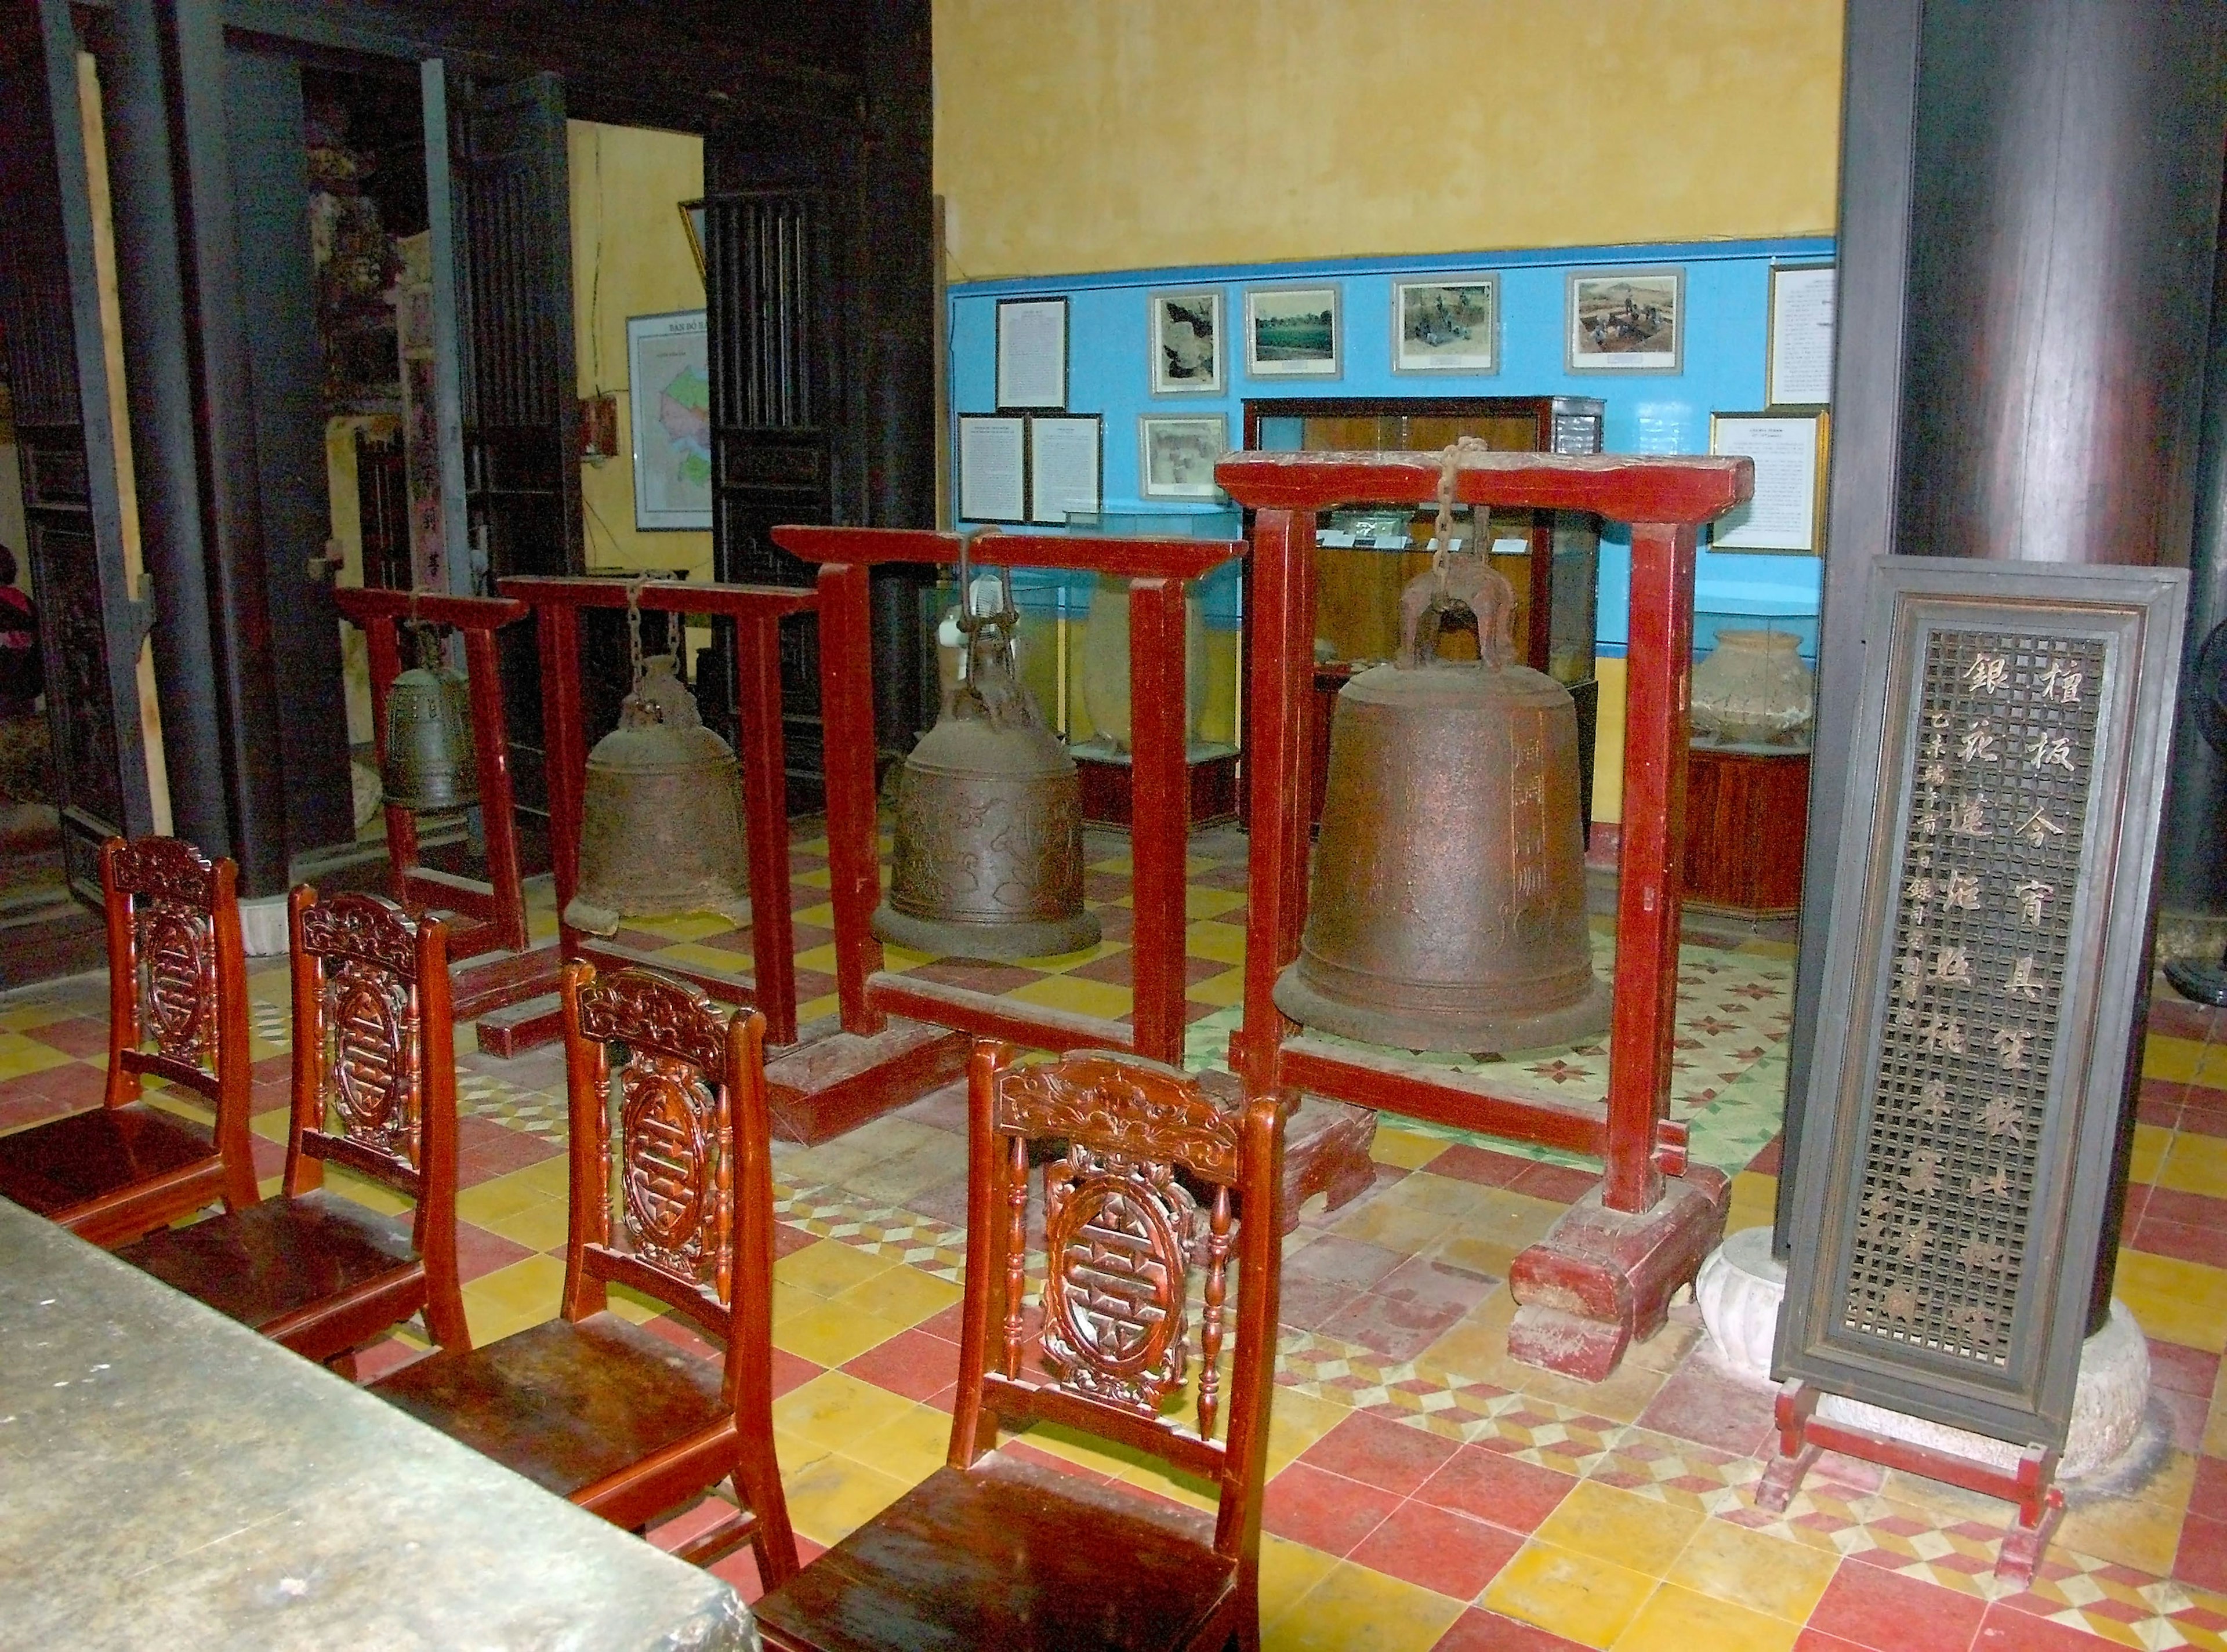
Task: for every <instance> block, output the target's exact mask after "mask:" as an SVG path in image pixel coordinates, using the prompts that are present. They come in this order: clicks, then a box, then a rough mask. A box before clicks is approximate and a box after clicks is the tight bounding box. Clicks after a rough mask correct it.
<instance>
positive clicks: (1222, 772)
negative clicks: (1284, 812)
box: [1075, 747, 1238, 832]
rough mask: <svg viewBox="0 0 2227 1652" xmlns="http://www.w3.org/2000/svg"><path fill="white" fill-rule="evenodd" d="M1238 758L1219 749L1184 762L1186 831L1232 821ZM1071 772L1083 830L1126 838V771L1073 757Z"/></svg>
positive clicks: (1081, 754) (1123, 766)
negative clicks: (1076, 779) (1103, 829)
mask: <svg viewBox="0 0 2227 1652" xmlns="http://www.w3.org/2000/svg"><path fill="white" fill-rule="evenodd" d="M1237 761H1238V757H1237V753H1236V752H1235V751H1233V750H1230V749H1228V747H1223V748H1222V749H1219V750H1216V751H1214V752H1212V753H1210V754H1209V755H1208V756H1202V757H1191V758H1188V759H1186V760H1185V763H1184V772H1185V774H1186V775H1188V776H1189V780H1190V786H1189V788H1188V789H1189V793H1190V796H1189V799H1188V803H1189V807H1190V826H1191V829H1192V830H1193V831H1196V830H1197V829H1198V828H1200V827H1201V826H1222V825H1223V824H1225V823H1227V822H1228V821H1231V820H1235V819H1236V818H1237ZM1075 772H1076V774H1077V775H1080V776H1081V778H1082V820H1083V824H1084V825H1086V826H1113V827H1114V828H1116V829H1117V830H1120V831H1122V832H1126V831H1127V830H1129V828H1130V826H1131V824H1132V820H1131V817H1132V815H1133V800H1132V798H1133V793H1134V791H1135V789H1136V788H1134V787H1133V785H1132V784H1131V783H1130V775H1129V765H1128V764H1127V763H1125V762H1111V761H1109V760H1107V758H1104V757H1094V756H1091V755H1090V754H1089V753H1088V752H1087V751H1077V752H1075Z"/></svg>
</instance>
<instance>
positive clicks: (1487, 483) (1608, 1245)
mask: <svg viewBox="0 0 2227 1652" xmlns="http://www.w3.org/2000/svg"><path fill="white" fill-rule="evenodd" d="M1215 480H1216V482H1219V483H1220V484H1221V485H1222V488H1223V489H1224V491H1226V492H1227V493H1228V494H1229V496H1230V497H1231V498H1232V499H1234V500H1235V501H1237V502H1238V503H1240V504H1241V505H1247V506H1250V507H1253V508H1254V511H1255V512H1256V515H1255V518H1254V541H1253V564H1252V590H1253V600H1254V611H1253V614H1252V616H1251V633H1252V644H1251V647H1252V658H1251V660H1250V662H1249V665H1248V669H1249V670H1250V672H1251V673H1252V676H1251V684H1250V686H1251V690H1252V692H1251V695H1250V698H1249V702H1248V703H1249V705H1250V708H1251V727H1250V738H1249V741H1248V752H1247V756H1248V762H1250V764H1251V775H1252V778H1251V782H1250V783H1251V788H1252V792H1251V805H1252V822H1253V854H1252V869H1251V884H1250V891H1249V896H1248V910H1247V916H1246V931H1245V934H1246V946H1245V1022H1244V1027H1243V1030H1242V1036H1241V1038H1237V1039H1233V1040H1232V1041H1231V1056H1232V1059H1233V1061H1234V1062H1236V1063H1238V1065H1239V1070H1240V1071H1241V1073H1242V1074H1243V1075H1244V1076H1245V1078H1246V1080H1247V1082H1248V1087H1249V1088H1252V1089H1253V1090H1254V1093H1256V1094H1257V1093H1259V1092H1260V1091H1261V1090H1265V1089H1270V1088H1273V1089H1276V1090H1279V1091H1280V1090H1287V1089H1303V1090H1305V1091H1307V1092H1309V1093H1310V1094H1314V1095H1319V1096H1325V1097H1330V1098H1332V1099H1334V1100H1343V1101H1357V1102H1361V1103H1362V1104H1364V1105H1367V1106H1370V1107H1380V1108H1383V1109H1386V1110H1388V1111H1391V1112H1394V1113H1403V1114H1406V1115H1408V1116H1411V1117H1415V1118H1420V1119H1430V1120H1433V1121H1435V1122H1438V1123H1441V1124H1447V1125H1452V1126H1458V1127H1461V1128H1464V1129H1471V1130H1482V1131H1484V1132H1489V1133H1492V1134H1496V1135H1502V1136H1507V1137H1510V1138H1513V1139H1518V1140H1523V1141H1535V1142H1543V1143H1548V1144H1551V1145H1560V1146H1564V1147H1573V1148H1576V1149H1578V1150H1579V1151H1586V1152H1595V1153H1598V1154H1599V1155H1600V1156H1601V1157H1602V1158H1604V1159H1605V1161H1606V1170H1605V1175H1604V1176H1603V1177H1602V1180H1601V1183H1600V1185H1599V1187H1598V1188H1597V1189H1596V1190H1594V1191H1593V1192H1592V1193H1590V1194H1588V1195H1587V1196H1586V1198H1585V1199H1583V1200H1581V1201H1580V1202H1579V1203H1578V1204H1577V1205H1576V1206H1574V1207H1573V1209H1571V1210H1570V1211H1568V1212H1567V1214H1566V1215H1564V1216H1563V1217H1562V1218H1561V1220H1560V1221H1558V1222H1556V1223H1555V1225H1554V1228H1553V1229H1552V1230H1551V1231H1550V1232H1549V1233H1548V1234H1547V1236H1546V1237H1545V1238H1544V1239H1542V1240H1541V1241H1539V1242H1538V1243H1537V1244H1535V1245H1533V1246H1531V1247H1529V1248H1528V1249H1527V1250H1525V1251H1524V1252H1523V1253H1522V1254H1520V1255H1519V1256H1518V1257H1517V1258H1516V1265H1515V1266H1514V1267H1513V1268H1512V1269H1511V1270H1510V1272H1509V1288H1510V1289H1511V1290H1512V1291H1513V1292H1514V1293H1515V1296H1516V1301H1517V1302H1518V1304H1521V1305H1520V1306H1519V1307H1518V1308H1517V1311H1516V1319H1515V1322H1514V1324H1512V1325H1511V1326H1510V1327H1509V1352H1510V1353H1511V1354H1513V1355H1515V1356H1516V1358H1518V1359H1521V1360H1523V1361H1525V1362H1528V1363H1530V1364H1535V1365H1541V1366H1544V1367H1546V1368H1548V1369H1550V1370H1555V1371H1560V1372H1564V1373H1566V1374H1567V1375H1573V1376H1577V1377H1579V1378H1582V1379H1584V1380H1586V1381H1598V1380H1600V1379H1601V1378H1602V1377H1605V1376H1606V1375H1608V1374H1609V1373H1610V1372H1611V1371H1613V1370H1614V1369H1615V1368H1616V1367H1617V1364H1618V1362H1619V1361H1620V1360H1621V1359H1622V1358H1623V1355H1624V1349H1626V1348H1627V1347H1629V1346H1630V1342H1631V1339H1632V1337H1633V1336H1645V1335H1648V1334H1650V1332H1651V1331H1652V1330H1655V1329H1656V1327H1658V1326H1659V1325H1660V1324H1661V1323H1662V1311H1663V1309H1664V1308H1665V1307H1666V1306H1667V1304H1668V1303H1669V1298H1670V1295H1671V1294H1672V1292H1675V1290H1676V1289H1677V1287H1678V1286H1679V1285H1681V1284H1684V1283H1685V1282H1687V1281H1688V1280H1689V1279H1692V1277H1693V1275H1694V1270H1695V1269H1696V1268H1697V1267H1698V1266H1700V1263H1701V1258H1702V1256H1703V1255H1705V1254H1706V1253H1707V1251H1708V1249H1709V1248H1710V1247H1711V1246H1713V1244H1714V1243H1715V1242H1716V1240H1717V1237H1718V1235H1719V1234H1720V1233H1721V1232H1722V1231H1723V1228H1724V1216H1725V1209H1726V1201H1727V1198H1728V1189H1727V1184H1726V1180H1725V1178H1724V1177H1723V1176H1722V1175H1721V1174H1720V1173H1719V1172H1717V1171H1715V1170H1709V1169H1707V1168H1705V1167H1700V1166H1696V1167H1694V1168H1693V1169H1691V1170H1688V1166H1687V1164H1686V1154H1685V1132H1684V1131H1683V1130H1682V1128H1681V1127H1679V1126H1675V1125H1673V1124H1671V1123H1670V1120H1669V1097H1670V1052H1671V1038H1672V1032H1673V1017H1674V1013H1675V1007H1676V1002H1677V983H1678V909H1679V870H1680V864H1681V854H1682V851H1683V845H1684V833H1685V792H1686V762H1685V756H1686V749H1687V744H1688V725H1687V710H1686V707H1687V679H1688V676H1689V675H1690V673H1691V672H1692V669H1693V630H1694V530H1695V528H1696V527H1697V526H1699V525H1700V524H1701V523H1703V522H1706V521H1708V520H1711V519H1713V518H1714V517H1716V516H1718V515H1720V513H1723V512H1725V511H1726V510H1728V509H1730V508H1731V507H1732V506H1734V505H1736V504H1738V503H1739V502H1740V501H1742V500H1744V499H1746V498H1747V497H1748V496H1749V495H1750V494H1751V493H1752V491H1753V488H1754V474H1753V470H1752V466H1751V465H1750V464H1749V462H1748V461H1746V460H1745V459H1739V458H1721V459H1670V458H1626V457H1621V456H1618V457H1585V458H1578V457H1566V456H1555V455H1546V454H1511V453H1490V454H1464V455H1463V456H1462V460H1461V463H1460V466H1459V470H1458V476H1457V485H1456V489H1455V498H1456V500H1457V501H1458V502H1459V503H1462V504H1465V505H1472V506H1507V507H1532V508H1535V509H1548V510H1577V511H1591V512H1593V513H1597V514H1599V515H1602V516H1606V517H1610V518H1612V519H1614V520H1618V521H1624V522H1629V523H1630V524H1631V641H1630V665H1629V667H1628V669H1629V673H1630V677H1629V681H1630V688H1629V691H1628V695H1629V698H1628V699H1627V701H1626V706H1625V738H1624V833H1623V858H1622V875H1621V878H1620V881H1619V886H1618V909H1617V955H1616V1011H1615V1020H1614V1024H1613V1028H1612V1036H1611V1045H1610V1052H1609V1099H1608V1107H1607V1109H1606V1113H1605V1116H1603V1115H1602V1114H1600V1113H1597V1112H1594V1111H1592V1110H1591V1109H1579V1108H1573V1107H1569V1106H1567V1104H1565V1105H1560V1106H1557V1105H1555V1104H1553V1103H1550V1102H1543V1101H1541V1100H1536V1099H1534V1098H1529V1097H1521V1096H1502V1095H1496V1094H1492V1093H1491V1091H1490V1086H1489V1084H1487V1083H1486V1082H1484V1081H1479V1080H1477V1079H1474V1078H1469V1079H1463V1078H1452V1077H1449V1076H1448V1075H1445V1074H1444V1073H1441V1072H1439V1071H1436V1070H1435V1069H1433V1068H1427V1067H1424V1066H1422V1065H1420V1063H1410V1062H1405V1061H1402V1060H1401V1059H1399V1058H1397V1057H1394V1056H1376V1057H1371V1056H1354V1055H1352V1054H1350V1053H1349V1052H1347V1051H1345V1050H1343V1049H1338V1048H1335V1047H1332V1046H1330V1045H1327V1044H1324V1043H1320V1042H1319V1041H1316V1040H1311V1039H1307V1038H1305V1037H1302V1036H1299V1029H1298V1028H1297V1027H1296V1026H1295V1025H1294V1024H1292V1023H1291V1022H1290V1021H1288V1020H1286V1018H1285V1017H1283V1015H1282V1014H1281V1013H1280V1012H1279V1011H1278V1010H1277V1008H1276V1006H1275V1003H1274V1000H1273V997H1272V996H1271V994H1272V993H1273V990H1274V987H1275V985H1276V978H1277V976H1278V974H1279V973H1281V972H1282V970H1283V969H1284V967H1285V966H1286V965H1287V964H1289V963H1291V962H1292V960H1294V959H1296V958H1297V957H1298V956H1299V937H1300V933H1301V929H1302V928H1303V926H1304V924H1305V918H1306V880H1307V845H1308V839H1309V835H1310V834H1309V820H1308V814H1309V808H1308V805H1309V804H1310V803H1311V798H1309V797H1308V795H1307V790H1306V777H1307V775H1308V772H1309V768H1308V765H1309V760H1310V758H1311V745H1310V730H1309V727H1308V724H1309V723H1310V722H1311V707H1312V703H1313V700H1314V697H1315V663H1314V567H1315V558H1314V533H1315V513H1316V512H1317V511H1318V510H1324V509H1327V508H1329V507H1331V506H1333V505H1356V504H1369V503H1376V502H1382V503H1387V504H1412V503H1413V501H1417V500H1422V499H1430V498H1433V497H1434V496H1436V494H1437V492H1438V487H1439V455H1437V454H1435V453H1382V454H1375V453H1343V454H1341V453H1241V454H1233V455H1231V456H1229V457H1228V458H1226V459H1224V460H1223V461H1222V463H1221V464H1220V465H1219V466H1217V467H1216V471H1215Z"/></svg>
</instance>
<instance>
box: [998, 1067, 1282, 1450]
mask: <svg viewBox="0 0 2227 1652" xmlns="http://www.w3.org/2000/svg"><path fill="white" fill-rule="evenodd" d="M1241 1117H1242V1115H1241V1113H1240V1112H1239V1111H1237V1110H1236V1109H1235V1106H1234V1104H1233V1106H1232V1107H1230V1108H1228V1109H1225V1107H1223V1106H1222V1104H1221V1102H1220V1101H1219V1100H1218V1099H1217V1098H1216V1097H1215V1096H1214V1095H1212V1094H1210V1093H1209V1092H1208V1091H1207V1090H1205V1089H1203V1088H1201V1087H1200V1086H1199V1085H1197V1084H1196V1083H1195V1082H1192V1081H1188V1080H1186V1079H1185V1078H1184V1075H1181V1074H1178V1073H1175V1072H1173V1071H1172V1070H1170V1069H1163V1068H1158V1067H1157V1066H1152V1065H1149V1064H1145V1063H1142V1062H1135V1061H1127V1060H1121V1059H1116V1058H1114V1057H1108V1056H1076V1057H1071V1058H1070V1059H1069V1060H1067V1061H1065V1062H1059V1063H1057V1064H1056V1065H1054V1066H1048V1067H1032V1068H1018V1069H1016V1070H1012V1071H1009V1072H1007V1073H1005V1074H1004V1075H1002V1076H1001V1078H1000V1081H999V1088H998V1094H997V1107H996V1115H995V1126H996V1129H997V1130H998V1132H999V1133H1000V1134H1001V1135H1002V1136H1004V1137H1005V1144H1004V1147H1005V1174H1004V1176H1003V1177H1002V1178H1001V1180H1002V1182H1003V1188H1002V1192H1003V1195H1004V1198H1005V1222H1006V1232H1005V1245H1004V1247H1003V1249H1004V1252H1005V1315H1004V1319H1003V1323H1002V1326H1001V1330H1002V1331H1003V1342H1004V1347H1003V1350H1002V1355H1003V1357H1002V1360H1001V1362H1000V1364H1001V1368H1002V1373H1003V1375H1005V1378H1006V1379H1007V1380H1008V1381H1013V1380H1017V1379H1018V1378H1019V1376H1020V1374H1021V1362H1022V1353H1023V1347H1022V1344H1023V1341H1024V1317H1023V1316H1024V1304H1025V1300H1026V1272H1027V1264H1028V1260H1029V1258H1028V1250H1027V1229H1026V1222H1027V1213H1028V1181H1029V1177H1028V1147H1029V1142H1030V1141H1031V1139H1045V1138H1053V1139H1064V1140H1065V1142H1066V1144H1067V1151H1066V1152H1065V1153H1064V1154H1063V1155H1062V1156H1061V1157H1059V1158H1055V1159H1053V1160H1052V1161H1050V1163H1049V1164H1047V1165H1046V1166H1045V1168H1044V1285H1043V1337H1042V1343H1041V1346H1042V1350H1043V1362H1044V1365H1045V1367H1046V1368H1047V1369H1049V1370H1050V1373H1051V1374H1052V1375H1053V1376H1054V1377H1055V1378H1056V1381H1057V1382H1058V1384H1059V1386H1061V1387H1065V1388H1069V1389H1071V1390H1073V1391H1075V1393H1077V1394H1086V1395H1088V1396H1090V1397H1091V1398H1093V1399H1094V1400H1101V1401H1103V1402H1106V1403H1107V1404H1110V1405H1114V1406H1120V1407H1121V1408H1122V1409H1124V1410H1126V1411H1129V1412H1132V1413H1135V1414H1136V1415H1137V1416H1138V1417H1139V1418H1141V1419H1152V1420H1153V1421H1154V1422H1155V1423H1158V1425H1159V1426H1163V1427H1166V1426H1173V1425H1171V1424H1169V1423H1165V1422H1164V1421H1162V1420H1161V1419H1160V1417H1159V1412H1160V1406H1161V1404H1162V1401H1163V1400H1165V1398H1166V1397H1167V1396H1168V1395H1169V1394H1172V1393H1174V1392H1176V1391H1177V1390H1178V1389H1180V1388H1181V1387H1182V1386H1183V1383H1184V1379H1185V1376H1186V1375H1187V1374H1188V1371H1189V1368H1190V1357H1191V1349H1190V1305H1189V1303H1188V1301H1187V1298H1188V1295H1189V1290H1190V1283H1191V1280H1192V1278H1193V1275H1194V1273H1199V1274H1203V1281H1202V1289H1201V1292H1200V1297H1199V1302H1198V1359H1199V1383H1198V1396H1197V1404H1196V1419H1197V1431H1196V1432H1197V1433H1198V1435H1199V1436H1200V1437H1201V1438H1205V1439H1211V1438H1213V1437H1214V1432H1215V1427H1216V1423H1217V1421H1218V1420H1219V1419H1218V1413H1219V1411H1220V1407H1221V1403H1222V1392H1221V1384H1222V1376H1221V1365H1220V1361H1221V1356H1222V1343H1223V1340H1224V1336H1225V1319H1226V1309H1227V1304H1228V1285H1229V1261H1230V1251H1231V1245H1232V1241H1233V1237H1234V1232H1235V1222H1234V1220H1233V1209H1232V1194H1233V1192H1234V1190H1235V1186H1236V1183H1237V1180H1238V1169H1239V1138H1240V1131H1241ZM1179 1169H1180V1170H1187V1171H1189V1172H1190V1177H1191V1178H1192V1179H1193V1180H1194V1181H1196V1183H1203V1185H1204V1187H1205V1188H1206V1190H1207V1192H1208V1197H1207V1202H1205V1203H1204V1204H1203V1205H1202V1203H1201V1202H1200V1199H1199V1198H1198V1197H1197V1196H1195V1195H1194V1194H1193V1193H1192V1191H1191V1190H1190V1187H1188V1186H1186V1185H1185V1183H1184V1181H1183V1180H1181V1179H1179V1177H1178V1170H1179Z"/></svg>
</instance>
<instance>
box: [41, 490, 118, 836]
mask: <svg viewBox="0 0 2227 1652" xmlns="http://www.w3.org/2000/svg"><path fill="white" fill-rule="evenodd" d="M29 536H30V542H31V543H30V552H31V566H32V570H33V572H34V574H35V577H36V582H37V601H38V603H39V609H40V620H41V626H42V628H43V629H44V631H45V639H44V640H45V645H46V659H47V667H48V682H49V684H51V685H53V686H54V687H57V688H59V689H60V691H61V692H60V694H59V696H58V697H57V705H56V710H57V712H58V713H59V714H58V715H57V716H56V717H54V718H53V722H54V724H55V726H56V730H57V731H58V732H59V733H60V735H61V749H59V750H58V751H57V752H56V753H55V754H54V755H55V758H56V761H57V762H58V764H59V766H60V767H61V771H62V772H61V776H60V778H61V784H62V794H63V795H64V796H65V797H66V798H67V799H68V800H70V801H72V802H73V803H76V804H78V805H79V806H80V807H83V808H85V809H86V810H88V811H90V812H91V813H93V814H96V815H98V816H99V818H100V819H101V820H105V821H108V822H112V823H113V822H117V821H120V820H123V818H124V797H123V793H122V790H121V788H120V785H119V781H118V766H117V758H118V749H117V740H116V710H117V708H116V704H115V701H114V699H113V698H112V696H111V694H110V692H109V676H110V673H109V647H108V641H107V636H108V628H107V620H106V616H105V611H104V608H103V603H102V597H101V570H100V552H99V547H98V546H97V545H95V544H94V541H93V535H92V533H90V532H87V531H84V530H83V529H81V528H80V527H79V526H75V525H72V526H67V527H61V526H54V525H52V524H50V523H48V521H46V520H41V519H40V518H37V517H34V518H32V519H31V520H30V522H29ZM57 675H59V677H60V678H61V681H60V683H58V684H56V683H54V678H55V677H56V676H57Z"/></svg>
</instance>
